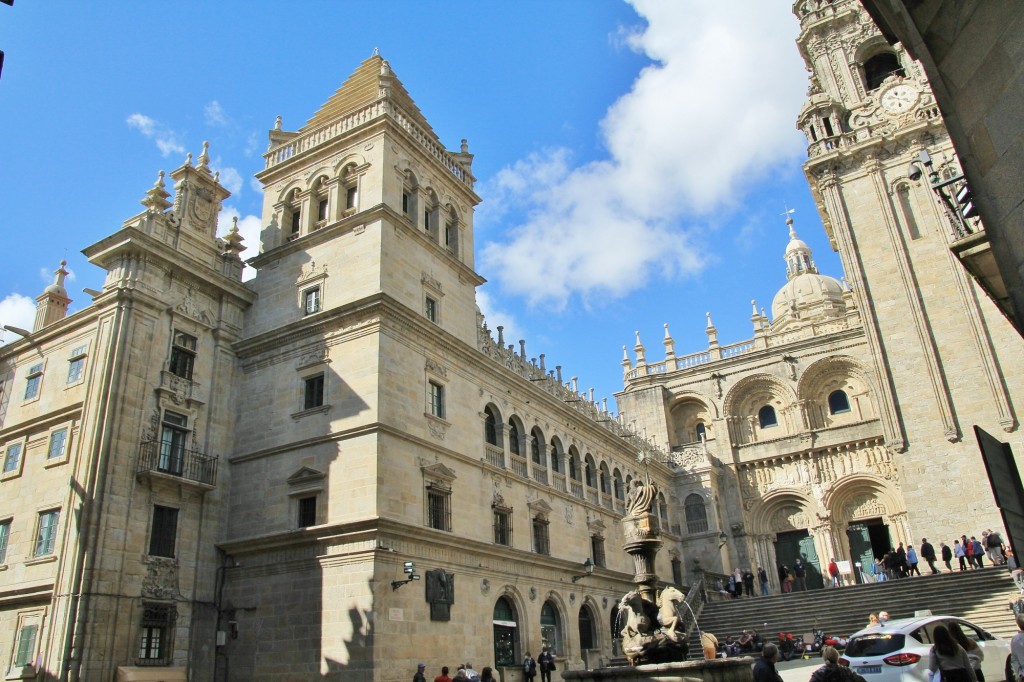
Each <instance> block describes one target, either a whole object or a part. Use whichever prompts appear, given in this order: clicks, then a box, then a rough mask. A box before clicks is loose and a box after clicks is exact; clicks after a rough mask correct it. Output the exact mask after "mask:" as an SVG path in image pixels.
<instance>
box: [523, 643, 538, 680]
mask: <svg viewBox="0 0 1024 682" xmlns="http://www.w3.org/2000/svg"><path fill="white" fill-rule="evenodd" d="M536 676H537V661H535V660H533V656H531V655H530V652H529V651H527V652H526V658H524V659H523V677H525V678H526V679H527V680H529V682H533V678H534V677H536Z"/></svg>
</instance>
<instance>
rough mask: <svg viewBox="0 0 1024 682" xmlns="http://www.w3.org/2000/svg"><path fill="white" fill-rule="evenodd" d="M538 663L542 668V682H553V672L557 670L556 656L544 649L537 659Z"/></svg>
mask: <svg viewBox="0 0 1024 682" xmlns="http://www.w3.org/2000/svg"><path fill="white" fill-rule="evenodd" d="M537 663H538V665H539V666H540V680H541V682H551V671H552V670H554V669H555V656H554V654H552V653H551V650H550V649H548V648H547V647H544V649H543V651H541V652H540V656H538V657H537Z"/></svg>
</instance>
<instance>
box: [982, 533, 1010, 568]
mask: <svg viewBox="0 0 1024 682" xmlns="http://www.w3.org/2000/svg"><path fill="white" fill-rule="evenodd" d="M985 547H986V548H987V549H988V552H987V553H988V560H989V561H991V562H992V565H993V566H998V565H999V564H1002V563H1005V561H1006V558H1005V557H1004V556H1003V538H1002V536H1001V535H999V533H994V532H992V531H991V530H990V531H988V536H987V537H986V538H985Z"/></svg>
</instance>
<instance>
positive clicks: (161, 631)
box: [138, 603, 177, 665]
mask: <svg viewBox="0 0 1024 682" xmlns="http://www.w3.org/2000/svg"><path fill="white" fill-rule="evenodd" d="M176 617H177V612H176V611H175V608H174V605H173V604H152V603H149V604H147V603H144V604H143V606H142V631H141V637H140V642H139V661H138V662H139V665H166V664H168V663H170V658H171V656H170V653H171V642H170V634H171V631H172V628H173V626H174V621H175V619H176Z"/></svg>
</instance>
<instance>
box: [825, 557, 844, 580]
mask: <svg viewBox="0 0 1024 682" xmlns="http://www.w3.org/2000/svg"><path fill="white" fill-rule="evenodd" d="M828 575H829V577H830V578H831V579H832V587H842V585H843V581H842V579H841V578H840V577H839V564H837V563H836V559H835V557H832V559H831V560H829V562H828Z"/></svg>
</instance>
